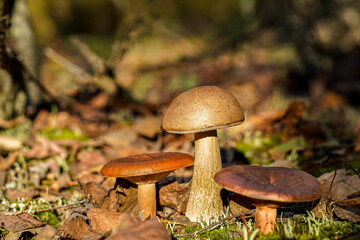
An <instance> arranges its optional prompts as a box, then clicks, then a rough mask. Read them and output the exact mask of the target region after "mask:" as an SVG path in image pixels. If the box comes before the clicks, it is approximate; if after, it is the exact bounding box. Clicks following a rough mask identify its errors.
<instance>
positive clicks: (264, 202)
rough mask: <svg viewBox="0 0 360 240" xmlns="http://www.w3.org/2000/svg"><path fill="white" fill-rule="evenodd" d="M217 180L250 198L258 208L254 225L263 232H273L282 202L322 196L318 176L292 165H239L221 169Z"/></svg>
mask: <svg viewBox="0 0 360 240" xmlns="http://www.w3.org/2000/svg"><path fill="white" fill-rule="evenodd" d="M214 179H215V182H217V183H218V184H219V185H220V186H222V187H223V188H225V189H227V190H230V191H232V192H235V193H237V194H239V195H242V196H245V197H247V199H248V200H249V201H250V203H251V204H252V205H254V206H255V207H256V210H255V227H256V228H259V229H260V231H261V232H263V233H270V232H273V231H274V224H275V220H276V214H277V208H279V207H280V206H281V205H283V204H286V203H295V202H311V201H315V200H316V199H318V198H320V183H319V182H318V181H317V180H316V178H315V177H313V176H311V175H310V174H308V173H306V172H304V171H301V170H296V169H291V168H284V167H260V166H250V165H241V166H240V165H237V166H231V167H227V168H224V169H222V170H220V171H219V172H218V173H216V174H215V177H214Z"/></svg>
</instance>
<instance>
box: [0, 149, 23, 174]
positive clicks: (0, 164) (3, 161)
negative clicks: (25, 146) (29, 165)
mask: <svg viewBox="0 0 360 240" xmlns="http://www.w3.org/2000/svg"><path fill="white" fill-rule="evenodd" d="M18 156H19V151H14V152H10V153H9V155H8V156H7V157H6V158H3V157H2V156H1V155H0V170H6V169H8V168H10V167H11V166H12V165H13V164H14V162H16V160H17V159H18Z"/></svg>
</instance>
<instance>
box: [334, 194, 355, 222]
mask: <svg viewBox="0 0 360 240" xmlns="http://www.w3.org/2000/svg"><path fill="white" fill-rule="evenodd" d="M333 207H334V212H335V214H336V216H337V217H339V218H341V219H343V220H348V221H352V222H354V223H359V222H360V197H356V198H352V199H345V200H341V201H335V202H334V204H333Z"/></svg>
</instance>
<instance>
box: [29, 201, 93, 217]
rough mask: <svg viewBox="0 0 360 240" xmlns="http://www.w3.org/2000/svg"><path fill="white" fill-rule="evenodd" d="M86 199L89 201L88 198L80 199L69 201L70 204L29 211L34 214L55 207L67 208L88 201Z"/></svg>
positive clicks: (54, 208)
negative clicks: (73, 201) (74, 201)
mask: <svg viewBox="0 0 360 240" xmlns="http://www.w3.org/2000/svg"><path fill="white" fill-rule="evenodd" d="M88 201H89V200H88V199H84V200H81V201H79V202H76V203H70V204H65V205H62V206H57V207H52V208H46V209H40V210H34V211H30V213H33V214H36V213H41V212H47V211H52V210H56V209H59V208H68V207H72V206H74V205H79V204H83V203H86V202H88Z"/></svg>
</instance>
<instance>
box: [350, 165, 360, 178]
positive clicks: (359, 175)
mask: <svg viewBox="0 0 360 240" xmlns="http://www.w3.org/2000/svg"><path fill="white" fill-rule="evenodd" d="M349 167H350V168H351V170H353V171H354V173H355V174H356V175H357V176H358V177H359V178H360V174H359V173H358V171H356V169H355V168H354V167H353V166H351V165H349Z"/></svg>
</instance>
